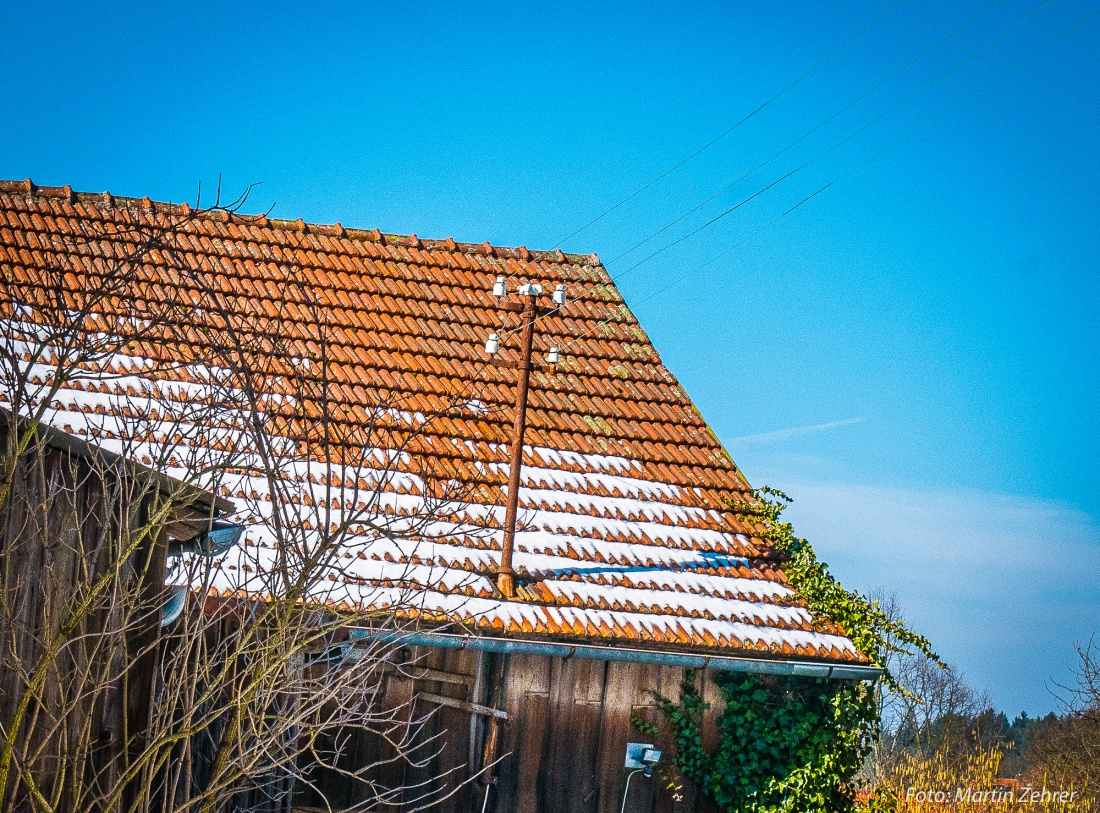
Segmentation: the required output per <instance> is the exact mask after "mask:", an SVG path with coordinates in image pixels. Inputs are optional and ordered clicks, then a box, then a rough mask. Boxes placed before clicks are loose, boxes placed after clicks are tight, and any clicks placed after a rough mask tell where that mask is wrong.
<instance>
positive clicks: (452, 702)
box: [416, 692, 508, 720]
mask: <svg viewBox="0 0 1100 813" xmlns="http://www.w3.org/2000/svg"><path fill="white" fill-rule="evenodd" d="M416 696H417V697H419V698H421V699H422V700H427V701H428V702H429V703H435V704H436V705H438V706H447V707H449V708H452V709H458V710H459V711H465V712H469V713H470V714H481V715H484V716H485V717H495V718H496V719H498V720H507V719H508V712H506V711H502V710H501V709H494V708H491V707H490V706H483V705H481V704H480V703H467V702H466V701H465V700H456V699H455V698H453V697H444V696H443V695H441V694H431V693H430V692H417V693H416Z"/></svg>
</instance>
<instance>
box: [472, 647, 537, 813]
mask: <svg viewBox="0 0 1100 813" xmlns="http://www.w3.org/2000/svg"><path fill="white" fill-rule="evenodd" d="M508 660H509V663H508V672H507V674H508V679H507V683H506V685H505V687H504V695H503V697H504V701H503V706H504V709H505V710H506V711H507V712H508V722H507V723H506V724H505V725H504V728H503V730H502V731H501V732H500V734H499V736H500V737H501V743H500V750H499V754H500V755H501V756H502V759H501V761H500V763H499V766H498V768H497V770H496V774H497V783H496V785H495V787H494V790H493V791H491V792H490V797H489V798H490V809H491V810H493V811H496V813H536V811H537V810H538V776H539V766H540V765H541V763H542V760H543V753H544V751H545V750H546V741H547V735H548V728H549V726H548V722H549V697H550V688H551V679H550V678H551V675H550V672H551V659H550V658H547V657H543V656H540V655H509V656H508ZM479 810H480V808H479Z"/></svg>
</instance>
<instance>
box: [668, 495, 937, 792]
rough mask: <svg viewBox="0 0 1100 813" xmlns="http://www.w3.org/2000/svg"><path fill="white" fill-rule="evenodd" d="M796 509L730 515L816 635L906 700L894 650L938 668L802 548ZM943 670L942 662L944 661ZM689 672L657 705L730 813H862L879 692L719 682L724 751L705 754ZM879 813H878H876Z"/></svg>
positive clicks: (691, 767) (685, 758) (756, 500)
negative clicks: (851, 648)
mask: <svg viewBox="0 0 1100 813" xmlns="http://www.w3.org/2000/svg"><path fill="white" fill-rule="evenodd" d="M789 502H790V500H789V498H788V497H787V496H786V495H785V494H783V493H782V492H780V491H778V490H776V489H772V488H762V489H757V490H754V491H753V492H752V495H751V498H750V499H742V500H738V501H731V503H730V505H731V507H732V508H734V509H735V510H736V511H737V512H738V513H739V514H740V515H741V516H742V517H743V518H744V519H745V520H746V521H747V522H749V523H750V524H751V525H752V526H753V527H754V529H755V533H756V535H757V537H758V538H760V539H761V540H763V541H764V542H766V543H767V544H768V546H769V547H770V549H771V550H773V551H774V552H775V555H776V557H777V559H778V562H777V563H778V564H779V565H780V566H781V568H782V570H783V572H784V573H785V574H786V576H787V580H788V582H789V583H790V585H791V587H792V588H793V590H794V598H793V600H794V601H801V602H803V603H804V604H805V606H806V608H807V609H808V610H809V611H810V613H811V616H812V617H813V620H814V624H815V626H817V627H819V628H821V627H824V626H825V625H826V623H827V622H832V623H834V624H836V625H839V627H840V628H841V629H842V630H843V632H844V634H845V635H847V636H848V637H849V639H850V640H851V641H852V643H853V644H854V645H855V647H856V648H857V649H858V650H859V651H860V652H861V653H862V654H863V655H864V656H865V657H866V658H867V660H868V661H869V662H870V663H871V664H873V665H875V666H879V667H881V668H882V669H883V675H882V680H883V681H884V682H885V683H886V684H887V686H888V687H889V688H890V689H891V690H893V691H901V692H904V691H905V690H904V688H902V687H901V686H900V685H899V684H898V683H897V681H896V680H895V678H894V676H893V675H891V674H890V672H889V670H888V669H887V668H886V667H887V656H888V655H889V654H890V653H891V652H906V653H913V652H919V653H921V654H923V655H924V656H925V657H928V658H930V659H932V660H933V661H935V662H936V663H941V661H940V659H939V658H938V657H937V656H936V654H935V652H933V650H932V647H931V645H930V643H929V642H928V640H927V639H926V638H925V637H924V636H922V635H920V634H918V633H916V632H914V631H912V630H910V629H909V628H908V627H906V626H905V625H904V624H903V623H902V622H901V621H899V620H897V619H894V618H891V617H890V616H888V615H887V614H886V613H884V612H883V611H882V610H881V609H880V608H879V606H878V603H877V602H874V601H870V600H868V599H867V598H865V597H864V596H862V595H860V594H858V593H854V592H852V591H850V590H846V589H845V588H844V587H843V586H841V584H840V583H839V582H838V581H837V580H836V579H835V578H834V577H833V576H832V574H831V573H829V568H828V565H827V564H826V563H825V562H822V561H820V560H819V559H818V558H817V555H816V554H815V553H814V550H813V548H812V547H811V546H810V544H809V542H807V541H806V540H805V539H801V538H799V537H797V536H795V534H794V530H793V528H792V527H791V525H790V523H788V522H784V521H783V519H782V512H783V509H784V508H785V507H786V506H787V504H788V503H789ZM941 665H942V663H941ZM696 680H697V679H696V675H695V673H694V672H693V671H691V670H688V671H687V672H686V673H685V676H684V680H683V683H682V684H681V686H680V697H679V699H678V701H673V700H671V699H669V698H666V697H662V696H660V695H655V698H656V701H657V705H658V708H659V709H660V710H661V712H662V715H663V717H664V719H665V721H666V723H667V724H668V726H669V728H670V729H671V733H672V737H673V739H674V741H675V746H676V747H675V757H674V761H675V764H676V767H677V768H678V769H679V770H680V771H681V772H682V773H683V774H684V775H685V776H688V777H690V778H691V779H693V780H694V781H695V782H696V784H697V785H698V787H699V789H700V791H701V792H702V793H704V794H705V795H707V796H709V797H710V798H711V799H713V800H714V801H715V802H716V803H717V804H718V807H719V808H720V809H721V810H723V811H726V813H781V812H783V813H787V812H789V813H805V812H806V811H828V813H843V812H844V811H851V810H854V809H855V806H856V804H855V794H854V791H853V788H852V780H853V778H854V777H855V775H856V773H857V772H858V771H859V768H860V766H861V765H862V763H863V760H864V758H865V757H866V756H867V754H868V752H869V750H870V748H871V745H872V744H873V741H874V738H875V737H876V736H877V734H878V722H879V717H878V703H877V700H876V692H875V687H874V685H873V684H872V682H869V681H858V680H838V679H828V678H814V677H802V676H793V675H757V674H747V673H729V672H727V673H717V675H716V677H715V682H716V683H717V685H718V688H719V690H720V693H721V699H722V703H723V704H724V705H723V709H722V711H721V713H720V714H719V716H718V721H717V725H718V734H719V738H718V739H719V742H718V744H717V747H716V748H715V749H713V750H708V749H707V748H706V747H704V744H703V735H702V725H703V717H704V714H705V713H706V711H707V709H708V708H709V704H708V703H707V702H706V701H704V700H703V697H702V694H701V693H700V691H699V688H698V686H697V683H696ZM876 807H877V805H876Z"/></svg>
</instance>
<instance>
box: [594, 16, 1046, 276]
mask: <svg viewBox="0 0 1100 813" xmlns="http://www.w3.org/2000/svg"><path fill="white" fill-rule="evenodd" d="M1053 2H1054V0H1045V2H1043V3H1041V4H1040V6H1038V7H1037V8H1035V9H1034V10H1032V11H1031V12H1029V13H1027V14H1025V15H1024V17H1023V18H1021V19H1020V20H1018V21H1016V22H1015V23H1014V24H1012V25H1011V26H1009V28H1008V29H1007V30H1005V31H1003V32H1001V33H1000V34H998V35H997V36H996V37H993V39H992V40H990V41H989V42H988V43H986V44H985V45H983V46H981V47H980V48H978V51H976V52H974V53H972V54H970V56H968V57H966V58H965V59H963V61H961V62H960V63H958V64H956V65H955V66H954V67H952V68H950V69H948V70H947V72H945V73H944V74H941V75H939V76H938V77H936V78H935V79H933V80H932V81H931V83H928V84H927V85H925V86H924V87H922V88H921V89H920V90H916V91H914V92H913V94H911V95H910V96H908V97H906V98H905V99H903V100H901V101H899V102H897V103H895V105H893V106H891V107H889V108H887V109H886V110H884V111H883V112H881V113H879V114H878V116H876V117H875V118H872V119H871V120H870V121H868V122H867V123H866V124H864V125H862V127H860V128H858V129H857V130H855V131H854V132H851V133H849V134H848V135H846V136H845V138H843V139H842V140H840V141H838V142H836V143H834V144H833V145H832V146H829V147H828V149H826V150H825V151H824V152H822V153H818V154H817V155H815V156H814V157H813V158H811V160H810V161H806V162H805V163H803V164H801V165H799V166H796V167H794V168H793V169H791V171H790V172H788V173H785V174H784V175H781V176H780V177H778V178H775V179H774V180H772V182H771V183H770V184H767V185H764V186H763V187H761V188H760V189H757V190H756V191H755V193H752V194H751V195H749V196H748V197H746V198H742V199H741V200H739V201H738V202H737V204H735V205H734V206H731V207H729V208H728V209H726V210H725V211H723V212H719V213H718V215H716V216H715V217H713V218H711V219H709V220H707V221H706V222H705V223H703V224H702V226H700V227H697V228H695V229H693V230H692V231H690V232H687V233H686V234H683V235H681V237H680V238H676V239H675V240H673V241H672V242H670V243H667V244H665V245H663V246H661V248H660V249H658V250H657V251H654V252H652V253H650V254H648V255H647V256H645V257H642V259H641V260H639V261H638V262H636V263H635V264H634V265H631V266H629V267H627V268H626V270H624V271H620V272H618V273H617V274H614V275H609V279H608V282H606V283H601V284H598V285H594V286H592V287H590V288H588V289H587V290H585V292H584V294H591V293H593V292H595V290H598V289H601V288H606V287H607V286H608V285H609V284H610V283H613V282H615V281H617V279H621V278H623V277H624V276H626V275H627V274H629V273H631V272H634V271H635V270H637V268H638V267H640V266H641V265H643V264H646V263H648V262H649V261H650V260H653V259H654V257H657V256H659V255H660V254H663V253H664V252H665V251H668V250H669V249H672V248H674V246H675V245H679V244H680V243H682V242H684V241H685V240H689V239H690V238H692V237H694V235H696V234H698V233H700V232H702V231H703V230H705V229H708V228H709V227H712V226H714V224H715V223H717V222H718V221H719V220H723V219H724V218H726V217H728V216H729V215H731V213H733V212H735V211H737V210H738V209H740V208H741V207H742V206H745V205H747V204H749V202H751V201H752V200H755V199H756V198H758V197H760V196H761V195H763V194H764V193H766V191H768V190H769V189H772V188H773V187H775V186H778V185H779V184H781V183H782V182H784V180H787V179H788V178H790V177H792V176H793V175H795V174H798V173H800V172H802V171H803V169H805V168H806V167H809V166H811V165H812V164H815V163H816V162H818V161H821V160H822V158H823V157H825V156H826V155H828V154H829V153H832V152H833V151H835V150H837V149H838V147H840V146H843V145H844V144H846V143H847V142H848V141H850V140H851V139H854V138H856V136H857V135H859V134H860V133H862V132H865V131H866V130H868V129H869V128H870V127H872V125H873V124H876V123H877V122H879V121H881V120H882V119H883V118H886V117H887V116H889V114H890V113H892V112H894V111H895V110H898V109H899V108H901V107H904V106H905V105H908V103H909V102H911V101H912V100H913V99H915V98H917V97H919V96H921V95H922V94H924V92H926V91H927V90H930V89H931V88H933V87H935V86H936V85H938V84H939V83H941V81H943V80H944V79H946V78H947V77H948V76H950V75H952V74H954V73H955V72H957V70H959V69H960V68H963V67H964V66H966V65H968V64H969V63H971V62H974V61H975V59H976V58H978V57H979V56H980V55H981V54H983V53H986V52H987V51H989V50H990V48H991V47H993V46H994V45H996V44H997V43H999V42H1000V41H1001V40H1003V39H1004V37H1005V36H1008V35H1009V34H1011V33H1012V32H1014V31H1016V30H1018V29H1019V28H1020V26H1021V25H1023V24H1024V23H1026V22H1027V21H1029V20H1031V19H1032V18H1033V17H1035V15H1036V14H1037V13H1040V12H1041V11H1042V10H1043V9H1045V8H1046V7H1047V6H1049V4H1051V3H1053ZM582 296H583V294H582Z"/></svg>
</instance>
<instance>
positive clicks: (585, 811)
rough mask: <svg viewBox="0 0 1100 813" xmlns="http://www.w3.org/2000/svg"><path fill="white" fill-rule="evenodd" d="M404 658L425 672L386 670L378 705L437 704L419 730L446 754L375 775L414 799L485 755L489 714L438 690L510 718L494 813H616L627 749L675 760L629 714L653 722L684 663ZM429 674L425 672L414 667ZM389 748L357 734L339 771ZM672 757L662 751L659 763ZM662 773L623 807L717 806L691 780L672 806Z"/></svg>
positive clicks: (347, 800)
mask: <svg viewBox="0 0 1100 813" xmlns="http://www.w3.org/2000/svg"><path fill="white" fill-rule="evenodd" d="M409 655H410V660H409V662H408V665H407V666H406V667H405V668H404V671H405V672H407V673H408V674H411V675H423V677H420V678H419V679H408V678H406V677H401V676H399V675H396V674H393V673H391V674H390V675H389V676H388V677H387V678H386V686H385V703H386V704H387V705H388V706H390V707H396V706H398V705H399V704H401V703H405V702H408V701H413V700H414V701H415V706H414V708H415V712H416V713H421V712H423V711H425V710H427V709H430V708H437V713H436V715H435V716H434V718H433V719H432V721H431V723H430V724H429V726H428V728H427V730H425V731H424V732H422V736H424V737H437V738H438V739H436V740H435V741H434V743H433V744H432V745H430V746H428V747H431V748H439V747H440V746H441V745H442V749H441V751H440V753H439V755H438V756H437V757H436V758H434V759H433V760H432V761H431V764H430V765H428V766H425V767H419V768H414V767H410V766H408V765H403V764H401V763H393V764H390V765H387V766H384V767H383V768H382V769H381V770H380V774H379V777H378V778H379V779H380V780H381V781H382V782H383V783H384V784H387V785H389V786H391V787H393V786H397V785H405V786H406V787H408V788H415V790H409V791H407V792H406V793H405V798H404V801H405V802H406V803H410V802H412V801H413V796H414V795H418V794H421V793H424V792H425V791H427V790H429V789H432V788H441V787H443V786H444V785H445V784H447V783H450V784H452V785H453V784H454V782H455V781H456V780H462V779H465V778H467V777H469V776H471V775H473V774H475V773H477V772H478V771H479V770H480V769H481V767H482V765H483V760H484V759H485V757H486V748H485V743H486V738H487V737H488V736H490V733H491V729H492V726H493V724H494V723H493V721H492V720H493V718H492V717H490V716H488V715H486V714H483V713H471V711H470V710H468V709H462V708H454V707H450V706H446V705H440V704H439V703H438V702H437V701H433V700H432V699H430V698H431V696H433V695H434V696H437V697H446V698H451V699H453V700H454V701H457V702H458V703H459V704H477V705H479V706H488V707H496V708H499V709H502V710H503V711H505V712H506V713H507V715H508V719H507V720H506V721H503V722H501V723H499V724H498V725H499V726H500V727H499V729H498V735H499V743H498V747H497V754H496V756H497V757H498V759H499V762H498V763H497V765H496V767H495V769H494V770H493V771H492V775H493V776H494V777H495V778H496V781H495V784H493V785H492V786H491V787H490V790H489V802H488V806H487V808H486V810H488V811H494V812H495V813H619V810H620V807H621V805H622V799H623V790H624V783H625V782H626V778H627V774H628V773H629V771H628V770H627V769H626V768H624V767H623V760H624V757H625V752H626V744H627V743H628V742H654V744H656V745H657V746H658V747H661V748H663V749H664V751H665V753H666V755H667V756H671V743H669V742H668V741H665V740H663V738H662V737H661V736H657V737H656V738H653V737H651V736H649V735H646V734H643V733H642V732H640V731H639V730H638V729H637V728H635V727H634V726H633V725H632V723H631V720H630V718H631V712H632V711H633V712H635V713H636V714H637V715H638V716H639V717H641V718H643V719H647V720H650V721H653V722H656V721H658V719H659V715H658V713H657V710H656V708H655V705H654V701H653V698H652V695H651V694H650V692H654V691H655V692H659V693H661V694H663V695H665V696H668V697H676V696H677V693H678V689H679V684H680V681H681V680H682V678H683V669H681V668H676V667H667V666H658V665H655V664H646V663H625V662H621V661H597V660H589V659H582V658H552V657H545V656H536V655H490V654H487V653H480V652H474V651H471V650H447V649H427V648H424V649H416V650H411V651H410V653H409ZM424 669H426V670H430V671H427V672H424V671H421V670H424ZM479 675H480V678H479ZM439 678H446V679H444V680H441V679H439ZM699 678H700V685H701V686H703V687H704V692H705V697H706V699H708V700H710V701H712V702H713V701H714V700H715V699H716V696H717V689H716V687H715V686H714V684H713V682H712V681H711V680H710V679H709V676H708V675H707V674H706V673H705V672H704V673H702V674H700V675H699ZM497 681H502V682H501V683H499V684H498V683H497ZM498 686H499V696H498V694H497V692H498ZM714 705H717V704H714ZM715 713H716V711H712V712H711V716H710V718H708V720H707V723H706V726H705V730H704V733H705V736H707V737H714V736H715V726H714V720H713V716H714V714H715ZM707 744H708V745H712V744H713V743H707ZM385 754H386V747H385V746H384V745H382V744H380V743H379V742H378V741H377V739H376V738H362V739H361V740H360V741H358V742H357V743H356V744H355V746H354V747H353V748H352V749H350V750H349V751H348V752H347V754H346V755H345V762H344V765H343V766H342V767H345V768H355V767H358V766H361V765H365V764H370V763H372V762H374V761H375V760H377V759H378V758H379V757H380V756H384V755H385ZM668 764H669V760H668V759H667V758H666V760H665V761H664V766H667V765H668ZM659 773H660V772H659V771H658V772H657V773H655V775H654V776H653V778H650V779H647V778H645V777H643V776H642V775H640V774H639V775H637V776H635V777H634V779H633V781H632V783H631V786H630V797H629V800H628V802H627V806H626V809H627V810H628V811H637V812H641V811H645V813H673V811H677V812H679V811H709V810H712V809H713V807H712V806H711V805H710V804H709V802H708V801H707V800H705V799H704V798H701V797H699V796H698V795H697V794H696V792H695V789H694V787H693V786H692V785H691V783H690V782H687V781H685V782H684V787H683V788H682V789H681V790H680V791H679V793H680V797H681V798H680V799H679V801H677V800H676V798H675V796H674V792H673V791H672V790H670V789H668V788H666V787H665V784H666V783H665V782H663V781H662V780H661V777H660V775H659ZM321 784H322V787H323V788H324V789H325V791H326V795H327V796H328V797H329V798H328V801H329V802H330V803H332V804H334V805H351V804H354V803H355V802H357V801H360V798H361V797H360V798H356V796H355V792H353V791H351V790H350V789H349V788H348V787H347V786H346V785H345V784H343V783H341V782H340V781H339V779H338V778H337V777H335V776H332V775H330V776H328V777H326V780H324V781H323V782H322V783H321ZM484 793H485V784H484V783H482V782H480V781H479V780H476V779H475V780H474V781H473V782H471V783H469V784H467V785H466V786H464V787H462V788H460V789H459V790H458V791H457V792H456V793H455V794H454V795H453V796H452V797H451V798H449V799H448V800H447V801H445V802H444V803H443V804H442V805H440V806H438V807H435V808H433V809H435V810H439V811H445V813H452V812H453V813H459V811H461V812H462V813H466V812H467V811H474V812H475V813H477V811H480V810H481V809H482V803H483V801H484ZM299 801H300V807H301V809H309V808H312V807H314V806H319V800H318V799H316V797H315V796H313V797H312V798H309V795H305V796H303V797H301V798H300V800H299Z"/></svg>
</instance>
